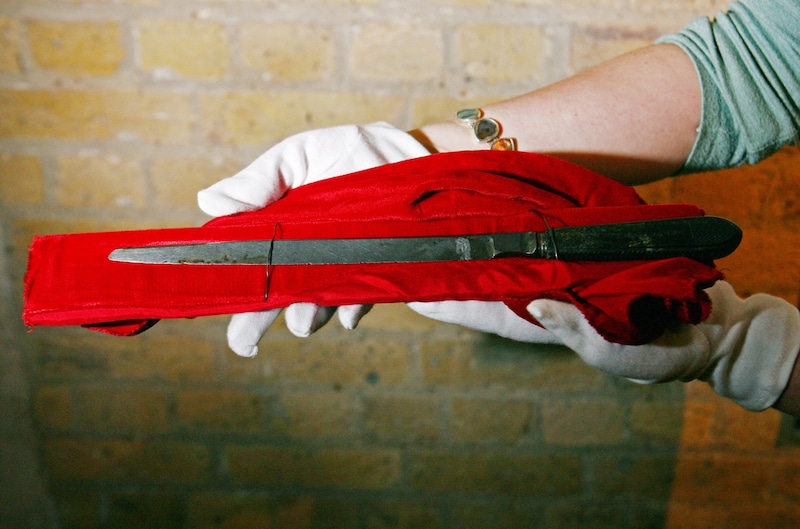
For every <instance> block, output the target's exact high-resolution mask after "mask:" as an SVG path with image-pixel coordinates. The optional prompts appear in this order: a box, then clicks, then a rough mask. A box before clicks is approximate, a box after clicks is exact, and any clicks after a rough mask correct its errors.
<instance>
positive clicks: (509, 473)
mask: <svg viewBox="0 0 800 529" xmlns="http://www.w3.org/2000/svg"><path fill="white" fill-rule="evenodd" d="M410 479H411V485H412V486H413V487H414V488H415V489H418V490H422V491H428V492H445V491H446V492H462V493H467V494H476V493H484V494H498V495H509V496H512V495H513V496H536V497H544V496H554V497H564V496H567V495H569V494H574V493H579V492H581V490H582V488H583V485H582V483H583V464H582V463H581V460H580V457H579V456H571V455H537V454H530V453H523V454H513V453H512V454H506V453H493V452H483V451H482V452H477V453H457V452H423V453H419V454H415V455H414V456H413V461H412V471H411V477H410Z"/></svg>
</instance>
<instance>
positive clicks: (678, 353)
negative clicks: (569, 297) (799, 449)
mask: <svg viewBox="0 0 800 529" xmlns="http://www.w3.org/2000/svg"><path fill="white" fill-rule="evenodd" d="M706 292H708V294H709V296H710V297H711V301H712V310H711V315H710V316H709V318H708V319H707V320H706V321H705V322H703V323H700V324H699V325H681V326H680V327H678V328H676V329H673V330H669V331H667V332H666V333H665V334H664V335H663V336H662V337H661V338H659V339H658V340H656V341H654V342H652V343H650V344H647V345H640V346H628V345H620V344H616V343H610V342H608V341H606V340H605V339H603V338H602V337H601V336H600V335H599V334H598V333H597V331H596V330H595V329H594V328H593V327H592V326H591V325H590V324H589V322H588V321H587V320H586V318H584V316H583V315H582V314H581V312H580V311H579V310H578V309H577V308H576V307H574V306H573V305H569V304H565V303H561V302H557V301H552V300H536V301H533V302H532V303H531V304H530V305H528V310H529V311H530V313H531V315H532V316H533V317H534V318H536V320H537V321H539V322H540V323H541V324H542V325H544V326H545V328H547V329H548V330H549V331H550V332H552V333H553V334H554V335H555V336H557V337H558V338H559V339H560V341H561V342H562V343H563V344H564V345H566V346H567V347H569V348H570V349H572V350H574V351H575V352H576V353H578V354H579V355H580V356H581V358H583V360H584V361H585V362H586V363H587V364H589V365H590V366H593V367H595V368H597V369H600V370H601V371H605V372H607V373H611V374H613V375H618V376H622V377H625V378H629V379H631V380H634V381H635V382H640V383H655V382H668V381H671V380H680V381H683V382H688V381H690V380H695V379H699V380H703V381H705V382H707V383H708V384H709V385H710V386H711V387H712V388H713V389H714V391H716V392H717V393H718V394H719V395H721V396H723V397H726V398H729V399H731V400H733V401H735V402H737V403H738V404H739V405H740V406H742V407H744V408H746V409H749V410H754V411H760V410H764V409H766V408H768V407H770V406H772V405H773V404H774V403H775V401H776V400H778V398H779V397H780V396H781V393H782V392H783V390H784V389H785V388H786V385H787V384H788V381H789V377H790V375H791V373H792V369H793V367H794V362H795V359H796V358H797V355H798V352H799V351H800V313H798V310H797V308H795V307H793V306H792V305H791V304H789V303H787V302H786V301H784V300H782V299H779V298H776V297H773V296H768V295H766V294H757V295H755V296H752V297H749V298H747V299H744V300H742V299H740V298H739V297H738V296H737V295H736V293H735V292H734V291H733V288H732V287H731V286H730V285H729V284H728V283H726V282H722V281H720V282H718V283H716V284H715V285H714V286H713V287H711V288H709V289H708V290H707V291H706Z"/></svg>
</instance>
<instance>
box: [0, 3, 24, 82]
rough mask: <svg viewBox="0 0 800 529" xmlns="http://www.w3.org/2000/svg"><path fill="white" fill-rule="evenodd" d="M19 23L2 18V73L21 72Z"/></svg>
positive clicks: (0, 18) (0, 57)
mask: <svg viewBox="0 0 800 529" xmlns="http://www.w3.org/2000/svg"><path fill="white" fill-rule="evenodd" d="M19 53H20V31H19V22H17V21H16V20H15V19H13V18H9V17H4V16H0V72H8V73H16V72H19V70H20V68H19Z"/></svg>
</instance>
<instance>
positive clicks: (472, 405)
mask: <svg viewBox="0 0 800 529" xmlns="http://www.w3.org/2000/svg"><path fill="white" fill-rule="evenodd" d="M452 413H453V418H452V423H451V426H450V429H451V432H452V435H453V437H454V438H455V439H456V440H459V441H466V442H480V441H483V442H486V441H505V442H511V441H517V440H519V439H521V438H522V437H524V436H525V434H526V433H527V431H528V429H529V428H530V425H531V421H532V415H533V410H532V407H531V405H530V404H529V403H527V402H522V401H505V400H486V399H477V398H472V399H458V400H456V401H455V402H453V412H452Z"/></svg>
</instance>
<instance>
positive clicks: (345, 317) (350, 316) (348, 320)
mask: <svg viewBox="0 0 800 529" xmlns="http://www.w3.org/2000/svg"><path fill="white" fill-rule="evenodd" d="M370 310H372V305H344V306H341V307H339V309H338V313H339V323H341V324H342V327H344V328H345V329H348V330H353V329H355V328H356V326H357V325H358V322H359V321H361V318H363V317H364V315H365V314H366V313H367V312H369V311H370Z"/></svg>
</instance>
